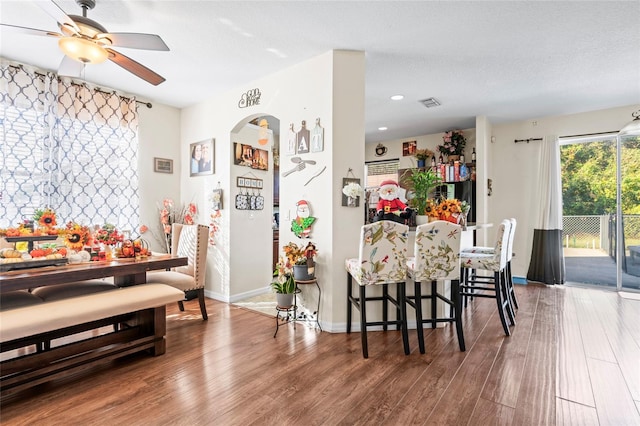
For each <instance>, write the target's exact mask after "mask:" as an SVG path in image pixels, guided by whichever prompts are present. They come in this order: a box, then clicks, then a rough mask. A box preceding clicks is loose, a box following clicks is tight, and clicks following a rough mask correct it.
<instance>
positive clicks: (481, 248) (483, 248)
mask: <svg viewBox="0 0 640 426" xmlns="http://www.w3.org/2000/svg"><path fill="white" fill-rule="evenodd" d="M495 251H496V248H495V247H487V246H474V247H467V248H465V249H462V252H463V253H482V254H493V253H495Z"/></svg>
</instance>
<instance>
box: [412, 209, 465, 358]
mask: <svg viewBox="0 0 640 426" xmlns="http://www.w3.org/2000/svg"><path fill="white" fill-rule="evenodd" d="M461 234H462V227H461V226H459V225H456V224H453V223H451V222H447V221H444V220H437V221H435V222H431V223H427V224H424V225H420V226H418V227H417V228H416V240H415V244H414V253H415V257H410V258H409V259H408V260H407V275H408V276H409V277H410V278H413V280H414V295H413V296H406V302H407V304H408V305H410V306H412V307H413V308H414V309H415V311H416V329H417V332H418V345H419V347H420V353H422V354H423V353H424V352H425V350H424V331H423V328H422V327H423V324H424V323H425V322H431V325H432V327H433V328H435V327H436V323H438V322H454V321H455V323H456V333H457V335H458V345H459V346H460V350H461V351H463V352H464V351H465V345H464V334H463V331H462V318H461V309H462V304H461V303H460V239H461ZM443 280H450V281H451V299H453V300H451V299H448V298H446V297H445V296H444V295H442V294H440V293H438V291H437V290H438V288H437V285H438V281H443ZM425 281H431V294H428V295H423V294H422V292H421V290H422V289H421V284H422V282H425ZM425 299H429V300H431V318H428V319H424V318H423V314H422V301H423V300H425ZM438 299H440V300H442V301H443V302H445V303H446V304H448V305H449V306H451V307H453V313H452V317H450V318H438V315H437V311H436V309H437V302H438Z"/></svg>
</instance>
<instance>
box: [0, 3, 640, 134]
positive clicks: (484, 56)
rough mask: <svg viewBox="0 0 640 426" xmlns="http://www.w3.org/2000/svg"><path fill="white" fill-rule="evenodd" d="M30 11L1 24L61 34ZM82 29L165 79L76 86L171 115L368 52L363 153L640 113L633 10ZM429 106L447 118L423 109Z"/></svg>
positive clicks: (241, 9)
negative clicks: (408, 141)
mask: <svg viewBox="0 0 640 426" xmlns="http://www.w3.org/2000/svg"><path fill="white" fill-rule="evenodd" d="M37 3H38V2H37V1H6V0H1V1H0V22H2V23H5V24H12V25H21V26H27V27H31V28H38V29H46V30H55V31H57V26H56V23H55V22H54V20H53V19H52V18H51V17H50V16H49V15H47V14H46V13H45V12H44V11H43V10H42V9H41V8H40V7H38V6H37ZM56 3H57V4H58V5H59V6H60V7H61V8H62V9H63V10H65V11H66V12H67V14H75V15H80V14H81V9H80V8H79V6H78V5H77V4H76V3H75V1H67V0H65V1H62V0H59V1H56ZM88 17H89V18H91V19H94V20H96V21H98V22H99V23H101V24H102V25H103V26H105V27H106V28H107V30H109V31H113V32H144V33H153V34H158V35H160V36H161V37H162V38H163V39H164V41H165V42H166V43H167V45H168V46H169V47H170V49H171V51H170V52H150V51H141V50H134V49H117V50H119V51H121V52H122V53H124V54H126V55H127V56H130V57H131V58H133V59H135V60H137V61H139V62H141V63H142V64H144V65H146V66H148V67H149V68H151V69H153V70H154V71H156V72H158V73H159V74H161V75H162V76H164V77H165V78H166V79H167V81H166V82H165V83H163V84H161V85H160V86H157V87H155V86H152V85H150V84H148V83H146V82H144V81H143V80H140V79H138V78H137V77H135V76H133V75H132V74H129V73H128V72H126V71H125V70H123V69H121V68H120V67H118V66H117V65H115V64H113V63H110V62H106V63H104V64H99V65H93V66H88V67H87V69H86V71H85V79H86V80H87V81H89V82H92V83H95V84H97V85H99V86H102V87H109V88H114V89H118V90H121V91H123V92H125V93H130V94H135V95H138V96H139V97H140V98H141V99H144V100H151V101H157V102H161V103H164V104H167V105H172V106H175V107H185V106H189V105H193V104H195V103H198V102H200V101H202V100H204V99H207V98H209V97H212V96H215V95H217V94H220V93H224V92H226V91H228V90H231V89H238V88H241V89H247V87H246V84H247V83H249V82H250V81H252V80H254V79H257V78H260V77H263V76H265V75H268V74H271V73H274V72H276V71H278V70H280V69H283V68H286V67H289V66H291V65H294V64H296V63H299V62H302V61H305V60H307V59H309V58H312V57H314V56H317V55H319V54H322V53H324V52H327V51H329V50H331V49H350V50H363V51H365V52H366V112H365V114H366V116H365V121H366V140H367V142H378V141H381V140H391V139H401V138H405V137H410V136H416V135H422V134H431V133H438V132H443V131H446V130H450V129H454V128H469V127H474V126H475V116H477V115H485V116H487V117H488V118H489V119H490V121H492V122H493V123H496V124H499V123H506V122H510V121H519V120H525V119H529V118H537V117H544V116H550V115H560V114H571V113H578V112H583V111H591V110H598V109H604V108H611V107H617V106H623V105H630V104H640V1H623V2H615V1H602V2H580V1H578V2H569V1H562V2H554V1H529V2H515V1H514V2H505V1H499V2H494V1H475V2H458V1H447V2H435V1H427V2H405V1H377V2H374V1H371V2H356V1H342V2H329V1H313V2H311V1H288V2H275V1H260V2H242V1H137V0H130V1H117V0H114V1H110V0H109V1H108V0H97V5H96V7H95V9H93V10H90V11H89V12H88ZM0 37H1V39H0V55H1V56H2V57H5V58H7V59H11V60H15V61H19V62H23V63H27V64H31V65H35V66H37V67H40V68H44V69H49V70H56V69H57V67H58V65H59V63H60V61H61V59H62V53H61V52H60V51H59V49H58V47H57V40H56V39H55V38H53V37H38V36H29V35H24V34H16V33H13V32H9V31H2V32H0ZM397 93H401V94H403V95H405V98H404V100H402V101H395V102H394V101H391V100H389V97H390V96H391V95H393V94H397ZM429 97H435V98H436V99H438V101H440V103H441V104H442V105H441V106H440V107H437V108H431V109H427V108H425V107H424V106H423V105H421V104H420V103H418V100H421V99H425V98H429ZM629 119H631V117H629ZM380 126H386V127H388V130H387V131H385V132H380V131H378V130H377V129H378V127H380Z"/></svg>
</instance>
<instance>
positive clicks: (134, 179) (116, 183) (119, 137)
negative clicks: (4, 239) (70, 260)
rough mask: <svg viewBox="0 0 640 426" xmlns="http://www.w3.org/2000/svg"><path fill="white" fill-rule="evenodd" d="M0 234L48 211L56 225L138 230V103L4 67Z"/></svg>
mask: <svg viewBox="0 0 640 426" xmlns="http://www.w3.org/2000/svg"><path fill="white" fill-rule="evenodd" d="M0 94H1V95H2V98H1V101H0V119H1V120H2V123H1V129H0V131H1V132H2V134H1V136H2V147H1V150H0V166H1V169H0V174H1V178H2V179H1V182H0V191H2V194H3V203H2V204H0V227H9V226H15V225H16V223H17V222H21V221H22V219H24V218H29V216H30V215H31V214H32V212H33V210H35V209H39V208H43V207H50V208H52V209H53V210H55V211H56V214H57V216H58V226H63V225H64V223H65V222H68V221H73V222H78V223H81V224H84V225H95V224H98V225H102V224H104V223H111V224H113V225H115V226H117V227H118V228H120V229H130V230H133V229H137V227H138V226H139V213H138V212H139V196H138V175H137V165H138V164H137V163H138V137H137V132H138V114H137V106H136V102H135V99H133V98H126V97H123V96H120V95H118V94H116V93H105V92H104V91H102V90H97V89H95V88H92V87H90V86H88V85H81V84H77V83H74V82H72V81H70V80H68V79H61V78H59V77H58V76H57V75H55V74H53V73H49V72H40V71H37V70H32V69H29V68H27V67H24V66H21V65H19V64H11V63H8V62H6V61H2V63H0Z"/></svg>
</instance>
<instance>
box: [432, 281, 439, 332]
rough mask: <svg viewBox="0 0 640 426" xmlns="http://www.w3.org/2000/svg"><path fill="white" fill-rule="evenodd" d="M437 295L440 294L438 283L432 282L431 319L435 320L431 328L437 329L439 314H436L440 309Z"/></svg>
mask: <svg viewBox="0 0 640 426" xmlns="http://www.w3.org/2000/svg"><path fill="white" fill-rule="evenodd" d="M437 293H438V282H437V281H431V318H432V319H433V321H431V328H436V325H437V321H436V318H437V317H438V314H437V312H436V311H437V309H438V297H437V296H436V294H437Z"/></svg>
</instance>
